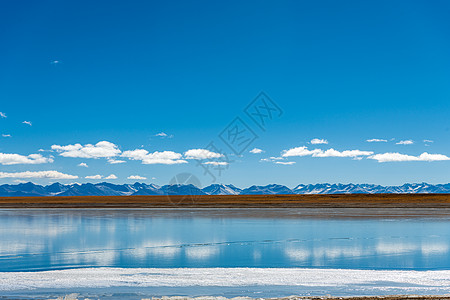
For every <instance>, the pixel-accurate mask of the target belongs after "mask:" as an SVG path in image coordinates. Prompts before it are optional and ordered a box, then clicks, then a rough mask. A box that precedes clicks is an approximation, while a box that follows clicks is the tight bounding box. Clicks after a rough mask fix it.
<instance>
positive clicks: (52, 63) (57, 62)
mask: <svg viewBox="0 0 450 300" xmlns="http://www.w3.org/2000/svg"><path fill="white" fill-rule="evenodd" d="M60 63H61V61H59V60H52V61H51V62H50V64H51V65H57V64H60Z"/></svg>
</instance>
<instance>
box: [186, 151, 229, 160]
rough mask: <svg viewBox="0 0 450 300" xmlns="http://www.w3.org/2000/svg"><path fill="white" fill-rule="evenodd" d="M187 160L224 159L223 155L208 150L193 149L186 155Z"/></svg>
mask: <svg viewBox="0 0 450 300" xmlns="http://www.w3.org/2000/svg"><path fill="white" fill-rule="evenodd" d="M184 156H185V158H186V159H211V158H219V157H223V154H220V153H216V152H212V151H209V150H207V149H191V150H188V151H186V152H185V153H184Z"/></svg>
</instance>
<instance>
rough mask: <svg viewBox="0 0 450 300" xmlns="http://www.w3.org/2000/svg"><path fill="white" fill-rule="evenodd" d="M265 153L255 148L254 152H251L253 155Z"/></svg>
mask: <svg viewBox="0 0 450 300" xmlns="http://www.w3.org/2000/svg"><path fill="white" fill-rule="evenodd" d="M263 152H264V150H262V149H259V148H253V149H252V150H250V153H253V154H259V153H263Z"/></svg>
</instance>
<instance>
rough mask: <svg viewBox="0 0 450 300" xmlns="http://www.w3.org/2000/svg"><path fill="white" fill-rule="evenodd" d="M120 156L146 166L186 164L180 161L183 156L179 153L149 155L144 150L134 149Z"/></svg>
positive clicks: (154, 153)
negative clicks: (138, 161)
mask: <svg viewBox="0 0 450 300" xmlns="http://www.w3.org/2000/svg"><path fill="white" fill-rule="evenodd" d="M121 156H122V157H126V158H128V159H131V160H140V161H142V163H143V164H146V165H152V164H163V165H174V164H184V163H187V161H185V160H183V159H181V158H182V157H183V156H182V155H181V154H180V153H176V152H173V151H162V152H158V151H155V152H153V153H149V152H148V151H147V150H145V149H135V150H129V151H124V152H123V153H122V155H121Z"/></svg>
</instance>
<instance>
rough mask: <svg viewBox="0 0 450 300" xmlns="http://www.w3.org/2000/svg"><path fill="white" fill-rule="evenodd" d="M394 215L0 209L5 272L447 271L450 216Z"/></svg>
mask: <svg viewBox="0 0 450 300" xmlns="http://www.w3.org/2000/svg"><path fill="white" fill-rule="evenodd" d="M389 213H390V214H391V216H389ZM389 213H388V216H387V217H386V216H385V217H380V216H379V212H378V213H377V214H376V216H374V217H367V215H365V216H364V217H363V216H362V215H363V214H367V212H363V211H358V210H356V211H355V210H354V211H349V210H346V211H345V212H342V211H339V210H338V209H334V210H326V209H321V210H316V211H315V210H312V209H309V210H308V209H291V210H286V209H285V210H276V209H247V210H243V209H222V210H216V209H194V210H183V209H140V210H108V209H106V210H95V211H94V210H86V209H85V210H81V209H80V210H44V209H43V210H37V209H36V210H0V235H1V239H0V272H8V273H10V274H15V272H21V271H49V270H66V271H67V269H87V268H96V270H97V271H98V270H102V269H101V268H102V267H107V268H115V269H130V268H141V269H149V268H150V270H151V269H172V268H173V269H176V268H186V270H190V269H196V268H205V270H207V269H209V268H230V272H232V270H237V269H236V268H259V269H261V270H263V269H264V270H267V268H282V269H293V270H294V269H298V268H300V269H305V270H306V269H308V270H309V269H317V270H320V272H323V270H326V269H330V270H335V269H348V270H370V271H371V272H372V271H373V270H380V271H389V270H395V271H402V270H403V271H411V270H413V271H424V270H443V271H448V270H450V255H449V251H450V219H449V218H448V217H436V218H434V217H404V216H403V217H399V216H398V215H399V214H395V213H394V214H393V213H392V210H390V212H389ZM431 215H432V214H431ZM400 216H401V213H400ZM61 272H63V271H61ZM169 272H172V271H170V270H169ZM173 272H174V271H173ZM261 272H262V271H261ZM281 272H291V271H289V270H284V271H280V274H281ZM292 272H294V271H292ZM318 272H319V271H318ZM32 273H33V272H31V273H29V274H32ZM5 274H6V273H5ZM5 274H3V275H4V276H7V274H6V275H5ZM17 274H19V273H17ZM61 274H62V273H61ZM317 274H318V273H317ZM445 274H447V273H445ZM11 276H12V275H11ZM30 276H31V275H30ZM171 276H173V274H172V275H171ZM287 276H288V275H287ZM4 278H7V277H4ZM230 280H231V279H230ZM0 283H1V280H0ZM4 289H8V288H5V287H4ZM0 290H1V284H0ZM259 290H264V289H263V288H261V287H260V288H259ZM198 291H199V290H198V289H197V292H198ZM210 292H211V290H210ZM161 293H162V292H161ZM174 293H175V294H177V293H176V292H174ZM205 293H206V292H205ZM194 294H195V293H194ZM200 294H201V293H200ZM218 294H220V295H223V294H222V292H218ZM344 294H345V293H344ZM0 295H1V294H0ZM226 295H230V294H229V293H228V294H226ZM265 295H272V296H273V295H278V294H270V293H266V294H265Z"/></svg>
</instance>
